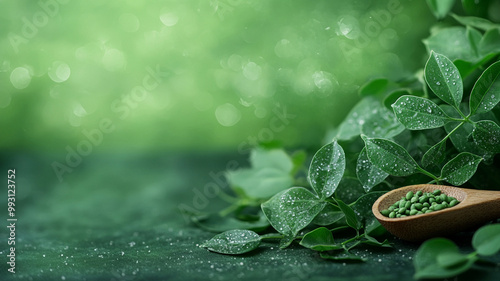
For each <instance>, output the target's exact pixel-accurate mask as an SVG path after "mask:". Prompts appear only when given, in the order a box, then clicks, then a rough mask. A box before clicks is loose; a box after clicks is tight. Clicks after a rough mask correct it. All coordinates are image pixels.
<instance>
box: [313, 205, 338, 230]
mask: <svg viewBox="0 0 500 281" xmlns="http://www.w3.org/2000/svg"><path fill="white" fill-rule="evenodd" d="M343 218H344V213H343V212H342V211H341V210H340V208H339V207H338V206H336V205H333V204H332V203H327V204H326V205H325V207H324V208H323V210H321V212H320V213H319V214H318V215H317V216H316V217H315V218H314V220H313V223H314V224H317V225H322V226H325V225H330V224H332V223H336V222H338V221H339V220H341V219H343Z"/></svg>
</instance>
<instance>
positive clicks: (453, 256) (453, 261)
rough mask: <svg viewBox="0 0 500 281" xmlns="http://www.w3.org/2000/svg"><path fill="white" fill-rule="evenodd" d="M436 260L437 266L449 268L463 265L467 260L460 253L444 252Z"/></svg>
mask: <svg viewBox="0 0 500 281" xmlns="http://www.w3.org/2000/svg"><path fill="white" fill-rule="evenodd" d="M436 260H437V263H438V265H439V266H441V267H444V268H451V267H457V266H461V265H463V264H464V263H466V262H467V261H468V260H469V258H468V257H467V256H466V255H464V254H461V253H455V252H446V253H441V254H439V255H438V256H437V259H436Z"/></svg>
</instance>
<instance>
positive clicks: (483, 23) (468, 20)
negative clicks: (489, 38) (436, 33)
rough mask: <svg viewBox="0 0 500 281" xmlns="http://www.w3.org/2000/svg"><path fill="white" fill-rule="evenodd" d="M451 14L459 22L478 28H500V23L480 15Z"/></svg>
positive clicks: (485, 29)
mask: <svg viewBox="0 0 500 281" xmlns="http://www.w3.org/2000/svg"><path fill="white" fill-rule="evenodd" d="M451 16H452V17H453V18H454V19H455V20H456V21H458V22H459V23H461V24H463V25H465V26H471V27H474V28H477V29H481V30H484V31H487V30H489V29H491V28H499V27H500V25H499V24H495V23H492V22H491V21H489V20H487V19H484V18H479V17H462V16H459V15H455V14H451Z"/></svg>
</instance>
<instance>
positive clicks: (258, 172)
mask: <svg viewBox="0 0 500 281" xmlns="http://www.w3.org/2000/svg"><path fill="white" fill-rule="evenodd" d="M250 162H251V164H252V168H250V169H239V170H235V171H228V172H227V174H226V176H227V180H228V182H229V183H230V185H231V186H232V187H233V189H234V190H235V191H236V192H237V193H243V194H245V195H246V196H248V197H251V198H258V199H267V198H269V197H271V196H273V195H274V194H276V193H278V192H280V191H282V190H285V189H287V188H290V187H291V186H292V185H293V182H294V179H293V177H292V169H293V162H292V159H291V158H290V157H289V156H288V155H287V154H286V153H285V152H284V151H283V150H281V149H272V150H267V149H262V148H257V149H254V150H252V152H251V154H250Z"/></svg>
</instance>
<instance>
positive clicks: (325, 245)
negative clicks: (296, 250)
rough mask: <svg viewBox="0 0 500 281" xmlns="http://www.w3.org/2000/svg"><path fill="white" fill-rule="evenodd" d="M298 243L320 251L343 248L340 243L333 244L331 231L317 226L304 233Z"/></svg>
mask: <svg viewBox="0 0 500 281" xmlns="http://www.w3.org/2000/svg"><path fill="white" fill-rule="evenodd" d="M299 244H300V245H302V246H304V247H306V248H309V249H311V250H315V251H320V252H321V251H332V250H339V249H343V247H342V245H340V244H335V241H334V240H333V235H332V232H331V231H330V230H328V228H326V227H319V228H316V229H315V230H313V231H311V232H308V233H306V235H304V237H303V238H302V240H301V241H300V243H299Z"/></svg>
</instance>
